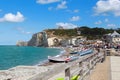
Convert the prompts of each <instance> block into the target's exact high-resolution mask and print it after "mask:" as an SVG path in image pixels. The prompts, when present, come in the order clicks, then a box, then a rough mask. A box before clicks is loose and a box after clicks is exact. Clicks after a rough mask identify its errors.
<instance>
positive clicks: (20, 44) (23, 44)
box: [16, 41, 28, 46]
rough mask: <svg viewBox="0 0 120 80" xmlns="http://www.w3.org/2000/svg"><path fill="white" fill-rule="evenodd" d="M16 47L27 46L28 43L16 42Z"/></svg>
mask: <svg viewBox="0 0 120 80" xmlns="http://www.w3.org/2000/svg"><path fill="white" fill-rule="evenodd" d="M16 45H17V46H27V45H28V43H27V42H25V41H18V42H17V43H16Z"/></svg>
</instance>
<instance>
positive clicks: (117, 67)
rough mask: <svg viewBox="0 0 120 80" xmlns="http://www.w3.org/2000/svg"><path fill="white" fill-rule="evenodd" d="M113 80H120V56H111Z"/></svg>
mask: <svg viewBox="0 0 120 80" xmlns="http://www.w3.org/2000/svg"><path fill="white" fill-rule="evenodd" d="M110 61H111V80H120V56H111V58H110Z"/></svg>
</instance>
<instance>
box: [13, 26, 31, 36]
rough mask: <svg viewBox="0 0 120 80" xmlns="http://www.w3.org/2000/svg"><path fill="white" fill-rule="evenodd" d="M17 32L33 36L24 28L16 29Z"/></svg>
mask: <svg viewBox="0 0 120 80" xmlns="http://www.w3.org/2000/svg"><path fill="white" fill-rule="evenodd" d="M15 29H16V30H17V31H19V32H20V33H22V34H32V32H29V31H25V30H24V29H23V28H21V27H17V28H15Z"/></svg>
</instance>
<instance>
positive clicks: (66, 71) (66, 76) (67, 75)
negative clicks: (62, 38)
mask: <svg viewBox="0 0 120 80" xmlns="http://www.w3.org/2000/svg"><path fill="white" fill-rule="evenodd" d="M65 80H70V68H67V69H65Z"/></svg>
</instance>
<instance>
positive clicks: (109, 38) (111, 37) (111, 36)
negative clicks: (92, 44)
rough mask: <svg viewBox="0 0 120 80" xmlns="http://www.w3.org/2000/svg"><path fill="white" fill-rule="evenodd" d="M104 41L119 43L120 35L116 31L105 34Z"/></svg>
mask: <svg viewBox="0 0 120 80" xmlns="http://www.w3.org/2000/svg"><path fill="white" fill-rule="evenodd" d="M104 40H105V42H108V43H120V34H119V33H118V32H116V31H114V32H113V33H109V34H106V35H105V36H104Z"/></svg>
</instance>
